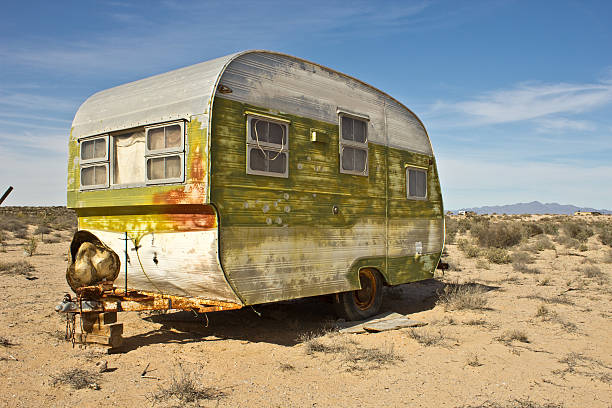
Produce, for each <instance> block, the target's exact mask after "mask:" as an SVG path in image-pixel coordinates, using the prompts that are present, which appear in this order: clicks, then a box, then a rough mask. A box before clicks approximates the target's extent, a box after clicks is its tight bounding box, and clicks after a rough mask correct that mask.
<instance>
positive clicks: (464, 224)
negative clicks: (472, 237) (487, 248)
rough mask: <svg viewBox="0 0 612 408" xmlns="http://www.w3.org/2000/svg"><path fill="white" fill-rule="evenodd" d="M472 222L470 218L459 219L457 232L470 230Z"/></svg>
mask: <svg viewBox="0 0 612 408" xmlns="http://www.w3.org/2000/svg"><path fill="white" fill-rule="evenodd" d="M471 227H472V223H471V221H470V219H469V218H458V219H457V232H460V233H464V232H467V231H469V230H470V228H471Z"/></svg>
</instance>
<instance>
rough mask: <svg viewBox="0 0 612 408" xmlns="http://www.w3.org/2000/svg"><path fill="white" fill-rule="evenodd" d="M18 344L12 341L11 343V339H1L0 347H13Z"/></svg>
mask: <svg viewBox="0 0 612 408" xmlns="http://www.w3.org/2000/svg"><path fill="white" fill-rule="evenodd" d="M15 345H16V344H15V343H13V342H12V341H10V340H9V339H7V338H5V337H0V346H2V347H13V346H15Z"/></svg>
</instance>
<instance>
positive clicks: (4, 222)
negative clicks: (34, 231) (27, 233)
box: [0, 215, 28, 232]
mask: <svg viewBox="0 0 612 408" xmlns="http://www.w3.org/2000/svg"><path fill="white" fill-rule="evenodd" d="M27 226H28V225H27V224H26V223H25V222H24V221H23V220H22V219H20V218H18V217H15V216H10V215H0V230H4V231H10V232H16V231H18V230H22V229H24V228H27Z"/></svg>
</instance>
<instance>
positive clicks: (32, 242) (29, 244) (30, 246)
mask: <svg viewBox="0 0 612 408" xmlns="http://www.w3.org/2000/svg"><path fill="white" fill-rule="evenodd" d="M37 247H38V241H37V240H36V238H35V237H30V239H28V240H27V241H26V242H25V243H24V244H23V250H24V251H25V253H26V254H28V256H32V255H34V254H35V253H36V248H37Z"/></svg>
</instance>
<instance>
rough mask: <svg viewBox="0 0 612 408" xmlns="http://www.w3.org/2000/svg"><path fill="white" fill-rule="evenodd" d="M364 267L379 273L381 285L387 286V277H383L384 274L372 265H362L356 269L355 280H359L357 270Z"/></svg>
mask: <svg viewBox="0 0 612 408" xmlns="http://www.w3.org/2000/svg"><path fill="white" fill-rule="evenodd" d="M364 269H369V270H372V271H376V272H377V273H378V274H379V275H380V277H381V279H382V281H383V285H384V286H389V283H388V282H387V278H386V277H385V274H383V273H382V272H381V271H380V270H379V269H378V268H376V267H373V266H363V267H361V268H359V269H358V270H357V281H358V282H359V272H361V271H362V270H364Z"/></svg>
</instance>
